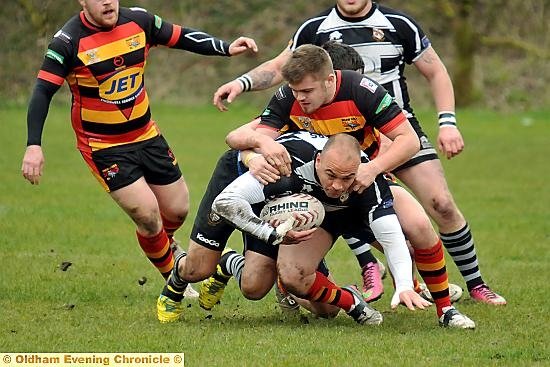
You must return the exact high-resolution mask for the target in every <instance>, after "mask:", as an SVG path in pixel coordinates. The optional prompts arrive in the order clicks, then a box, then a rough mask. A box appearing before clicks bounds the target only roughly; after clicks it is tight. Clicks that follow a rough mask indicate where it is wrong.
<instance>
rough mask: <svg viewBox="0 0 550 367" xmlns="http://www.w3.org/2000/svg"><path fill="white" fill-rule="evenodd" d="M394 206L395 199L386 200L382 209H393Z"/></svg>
mask: <svg viewBox="0 0 550 367" xmlns="http://www.w3.org/2000/svg"><path fill="white" fill-rule="evenodd" d="M392 206H393V199H388V200H384V202H382V208H384V209H388V208H391V207H392Z"/></svg>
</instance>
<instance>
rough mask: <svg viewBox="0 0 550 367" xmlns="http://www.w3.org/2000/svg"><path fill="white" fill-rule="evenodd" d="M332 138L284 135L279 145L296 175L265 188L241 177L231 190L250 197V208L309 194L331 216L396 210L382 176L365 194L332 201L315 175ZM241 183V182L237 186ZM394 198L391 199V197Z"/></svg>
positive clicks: (298, 133)
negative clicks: (378, 208)
mask: <svg viewBox="0 0 550 367" xmlns="http://www.w3.org/2000/svg"><path fill="white" fill-rule="evenodd" d="M327 140H328V138H327V137H326V136H324V135H319V134H315V133H311V132H308V131H296V132H290V133H286V134H283V135H281V136H280V137H278V138H277V142H279V143H281V144H282V145H283V146H284V147H285V148H286V150H287V151H288V153H289V154H290V157H291V159H292V173H291V175H290V177H285V176H283V177H281V179H279V180H278V181H276V182H275V183H270V184H268V185H265V186H263V185H261V184H260V183H259V182H258V181H257V180H256V179H255V178H254V177H253V176H252V175H251V174H250V173H249V172H247V173H245V174H243V175H242V176H240V177H239V178H238V179H237V180H236V181H234V182H233V183H232V184H231V185H229V186H228V188H229V187H231V188H230V190H233V191H239V192H241V193H242V195H243V196H245V197H247V199H248V200H247V201H248V202H249V203H250V204H257V203H262V202H265V201H267V200H270V199H273V198H275V197H278V196H284V195H289V194H295V193H305V194H309V195H312V196H314V197H316V198H317V199H319V200H320V201H321V202H322V203H323V205H324V206H325V210H326V211H327V212H331V211H335V210H340V209H345V208H350V207H359V208H365V209H370V210H372V208H373V207H376V206H379V205H383V206H392V201H391V199H390V201H388V202H386V201H387V199H388V197H387V196H386V195H385V193H386V192H387V191H389V189H388V188H387V185H388V184H387V182H386V180H385V179H384V178H383V176H382V175H380V176H379V177H377V178H376V180H375V181H374V183H373V184H372V185H371V186H370V187H369V188H368V189H367V190H365V191H364V192H363V193H362V194H358V193H356V192H351V193H345V194H344V195H342V196H341V197H340V198H330V197H328V196H327V195H326V194H325V192H324V191H323V188H322V186H321V184H320V182H319V178H318V177H317V174H316V172H315V156H316V154H317V153H318V152H320V151H321V150H322V149H323V147H324V146H325V144H326V142H327ZM367 161H368V158H367V156H366V154H364V153H362V162H367ZM237 181H239V182H238V183H237ZM390 198H391V196H390Z"/></svg>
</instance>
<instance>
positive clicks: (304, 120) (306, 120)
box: [298, 116, 311, 130]
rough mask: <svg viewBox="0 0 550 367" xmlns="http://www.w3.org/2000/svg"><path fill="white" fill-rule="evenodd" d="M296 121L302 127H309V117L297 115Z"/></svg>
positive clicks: (307, 128)
mask: <svg viewBox="0 0 550 367" xmlns="http://www.w3.org/2000/svg"><path fill="white" fill-rule="evenodd" d="M298 122H299V123H300V124H301V125H302V127H303V128H304V129H306V130H309V129H311V119H310V118H309V117H305V116H298Z"/></svg>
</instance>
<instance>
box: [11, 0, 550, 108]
mask: <svg viewBox="0 0 550 367" xmlns="http://www.w3.org/2000/svg"><path fill="white" fill-rule="evenodd" d="M120 3H121V6H140V7H143V8H146V9H147V10H149V11H151V12H153V13H156V14H158V15H160V16H161V17H163V18H164V19H166V20H168V21H171V22H174V23H178V24H181V25H184V26H189V27H192V28H197V29H200V30H203V31H206V32H209V33H211V34H213V35H215V36H218V37H220V38H223V39H225V40H228V41H231V40H233V39H235V38H236V37H238V36H240V35H247V36H251V37H253V38H254V39H255V40H256V42H257V43H258V45H259V47H260V52H259V53H258V54H257V55H247V56H244V57H243V56H241V57H236V58H232V59H227V58H220V57H204V56H198V55H194V54H191V53H187V52H179V51H177V50H164V51H158V50H153V52H151V56H150V58H149V62H148V66H147V67H148V72H147V83H148V87H149V88H148V90H149V93H150V95H151V98H152V100H157V101H161V100H162V101H164V102H168V103H178V104H184V105H185V104H197V103H198V104H206V103H210V101H211V97H212V94H213V93H214V91H215V90H216V89H217V87H218V86H219V85H221V84H223V83H225V82H226V81H229V80H231V79H233V78H235V77H236V76H238V75H240V74H242V73H244V72H246V71H248V70H249V69H251V68H252V67H255V66H257V65H258V64H260V63H261V62H263V61H266V60H268V59H270V58H271V57H273V56H275V55H277V54H278V53H279V52H280V51H281V50H282V49H283V48H284V47H285V46H286V44H287V42H288V40H289V39H290V37H291V36H292V35H293V33H294V31H295V30H296V28H297V27H298V25H300V24H301V23H302V21H304V20H305V19H306V18H308V17H310V16H314V15H316V14H317V13H319V12H320V11H322V10H323V9H325V8H326V7H328V6H331V5H333V4H334V1H332V0H318V1H314V2H310V1H274V0H246V1H244V0H231V1H230V0H216V1H186V0H183V1H160V0H134V1H126V0H121V2H120ZM380 3H381V4H384V5H388V6H390V7H393V8H396V9H399V10H401V11H404V12H406V13H408V14H409V15H411V16H412V17H413V18H415V19H416V20H417V21H418V22H419V23H420V25H421V26H422V28H423V29H424V31H425V32H426V33H427V34H428V36H429V37H430V39H431V41H432V44H433V46H434V48H435V49H436V51H437V52H438V53H439V55H440V57H441V58H442V59H443V61H444V62H445V64H446V66H447V68H448V69H449V72H450V74H451V77H452V78H453V81H454V85H455V94H456V98H457V104H458V105H459V106H479V107H484V108H490V109H497V110H507V109H520V110H526V109H533V108H544V107H547V106H548V105H549V102H550V93H549V92H548V88H547V82H548V80H549V78H550V66H549V64H550V22H548V20H547V19H548V17H550V1H549V0H523V1H518V0H478V1H475V0H460V1H453V0H437V1H422V0H409V1H397V0H386V1H380ZM79 10H80V6H79V4H78V2H77V1H76V0H74V1H54V0H13V1H6V2H3V6H2V11H1V13H0V32H1V34H2V38H1V40H0V42H1V44H2V47H1V54H0V79H1V80H2V81H3V83H2V85H1V87H0V96H1V97H2V100H3V101H4V102H6V101H9V102H10V103H23V104H25V103H27V101H28V99H29V96H30V93H31V91H32V86H33V84H34V80H35V77H36V73H37V71H38V68H39V67H40V65H41V63H42V58H43V55H44V52H45V50H46V48H47V45H48V43H49V41H50V39H51V37H52V36H53V34H54V33H55V32H56V31H57V30H58V29H59V28H60V27H61V26H62V25H63V24H64V23H65V22H66V21H67V20H68V19H69V18H70V17H71V16H72V15H73V14H75V13H76V12H78V11H79ZM407 69H408V72H407V77H408V78H409V81H410V83H411V84H412V85H413V86H414V87H412V88H411V89H412V98H413V106H420V107H423V106H427V107H429V106H431V105H432V100H431V96H430V91H429V88H428V86H427V83H425V82H424V81H422V80H421V79H422V77H421V76H420V75H419V74H418V73H417V72H416V69H415V68H414V67H407ZM61 93H62V94H65V95H67V96H68V89H67V88H66V86H65V87H64V88H63V90H62V91H61ZM271 93H272V91H267V92H261V93H252V94H249V95H247V98H246V101H247V103H256V104H258V106H259V107H260V108H261V106H263V105H264V104H265V103H266V102H267V99H268V97H269V95H270V94H271ZM57 98H59V97H57Z"/></svg>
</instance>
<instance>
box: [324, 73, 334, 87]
mask: <svg viewBox="0 0 550 367" xmlns="http://www.w3.org/2000/svg"><path fill="white" fill-rule="evenodd" d="M335 83H336V74H335V73H330V74H329V75H328V77H327V78H326V79H325V85H326V87H327V88H328V87H330V86H331V85H333V84H335Z"/></svg>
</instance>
